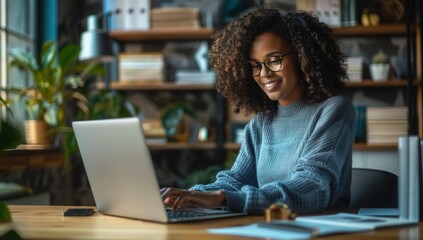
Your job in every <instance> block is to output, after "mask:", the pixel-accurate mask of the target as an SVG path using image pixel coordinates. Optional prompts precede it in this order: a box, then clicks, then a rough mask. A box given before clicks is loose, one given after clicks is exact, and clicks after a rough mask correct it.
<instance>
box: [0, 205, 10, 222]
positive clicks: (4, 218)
mask: <svg viewBox="0 0 423 240" xmlns="http://www.w3.org/2000/svg"><path fill="white" fill-rule="evenodd" d="M11 221H12V215H11V214H10V211H9V208H8V207H7V205H6V203H4V202H1V201H0V223H5V222H11Z"/></svg>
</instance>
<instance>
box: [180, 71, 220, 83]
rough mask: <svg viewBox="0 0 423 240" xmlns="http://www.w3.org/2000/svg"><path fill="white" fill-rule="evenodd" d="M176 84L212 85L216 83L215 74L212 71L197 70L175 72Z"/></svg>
mask: <svg viewBox="0 0 423 240" xmlns="http://www.w3.org/2000/svg"><path fill="white" fill-rule="evenodd" d="M175 82H176V83H190V84H192V83H199V84H213V83H215V82H216V74H215V73H214V72H213V71H205V72H202V71H199V70H182V69H180V70H176V74H175Z"/></svg>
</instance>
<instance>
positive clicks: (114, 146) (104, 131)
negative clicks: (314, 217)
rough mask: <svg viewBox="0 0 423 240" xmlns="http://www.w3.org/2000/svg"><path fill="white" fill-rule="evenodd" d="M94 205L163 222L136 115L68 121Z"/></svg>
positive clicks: (158, 198)
mask: <svg viewBox="0 0 423 240" xmlns="http://www.w3.org/2000/svg"><path fill="white" fill-rule="evenodd" d="M72 126H73V129H74V132H75V136H76V139H77V142H78V146H79V149H80V152H81V156H82V160H83V163H84V166H85V170H86V172H87V175H88V180H89V182H90V185H91V189H92V192H93V195H94V199H95V202H96V206H97V209H98V210H99V211H100V212H102V213H104V214H110V215H116V216H123V217H130V218H138V219H144V220H151V221H158V222H167V221H168V219H167V215H166V210H165V207H164V204H163V201H162V199H161V197H160V191H159V184H158V181H157V178H156V175H155V171H154V166H153V163H152V160H151V156H150V152H149V150H148V147H147V145H146V142H145V138H144V136H143V134H142V129H141V123H140V121H139V119H137V118H122V119H107V120H93V121H79V122H73V123H72Z"/></svg>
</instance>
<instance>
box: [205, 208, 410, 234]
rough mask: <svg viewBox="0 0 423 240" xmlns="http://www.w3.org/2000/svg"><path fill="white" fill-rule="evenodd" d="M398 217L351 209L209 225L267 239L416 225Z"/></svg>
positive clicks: (215, 231) (219, 230)
mask: <svg viewBox="0 0 423 240" xmlns="http://www.w3.org/2000/svg"><path fill="white" fill-rule="evenodd" d="M416 224H417V223H416V222H413V221H409V220H403V219H399V218H385V217H372V216H361V215H356V214H351V213H338V214H329V215H316V216H305V217H297V218H296V219H295V221H288V220H273V221H271V222H269V223H267V224H266V222H260V223H256V224H250V225H245V226H236V227H229V228H228V227H225V228H214V229H208V232H209V233H212V234H225V235H235V236H243V237H257V238H266V239H309V238H313V237H316V236H327V235H332V234H341V233H356V232H366V231H373V230H375V229H377V228H387V227H398V226H405V225H416Z"/></svg>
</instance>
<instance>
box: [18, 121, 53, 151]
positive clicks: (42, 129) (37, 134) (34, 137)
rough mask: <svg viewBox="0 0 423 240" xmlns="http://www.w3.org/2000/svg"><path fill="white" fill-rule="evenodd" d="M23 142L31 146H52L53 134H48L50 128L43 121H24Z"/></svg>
mask: <svg viewBox="0 0 423 240" xmlns="http://www.w3.org/2000/svg"><path fill="white" fill-rule="evenodd" d="M24 127H25V141H26V144H31V145H52V144H53V142H54V134H51V133H48V131H49V130H50V129H51V126H50V125H48V124H47V123H46V122H45V121H43V120H26V121H25V122H24Z"/></svg>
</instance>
